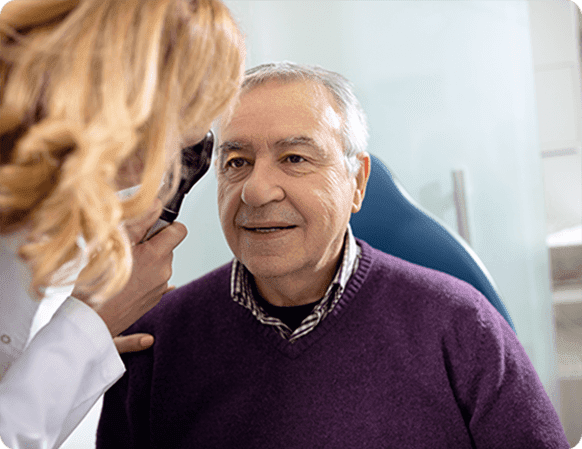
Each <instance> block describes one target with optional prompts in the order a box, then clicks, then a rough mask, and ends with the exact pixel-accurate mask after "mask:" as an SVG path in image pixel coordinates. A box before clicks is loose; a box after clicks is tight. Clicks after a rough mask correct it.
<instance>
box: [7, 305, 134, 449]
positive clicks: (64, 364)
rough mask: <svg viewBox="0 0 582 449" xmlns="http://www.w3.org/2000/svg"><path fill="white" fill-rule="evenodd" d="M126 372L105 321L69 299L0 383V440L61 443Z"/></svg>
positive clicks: (31, 447) (16, 447) (24, 444)
mask: <svg viewBox="0 0 582 449" xmlns="http://www.w3.org/2000/svg"><path fill="white" fill-rule="evenodd" d="M124 371H125V367H124V365H123V362H122V361H121V358H120V356H119V354H118V352H117V350H116V348H115V345H114V343H113V339H112V338H111V334H110V333H109V330H108V329H107V326H106V325H105V323H104V322H103V320H101V318H100V317H99V316H98V315H97V314H96V313H95V312H94V311H93V310H92V309H91V308H90V307H89V306H87V305H86V304H84V303H82V302H81V301H79V300H77V299H75V298H72V297H69V298H67V300H66V301H65V302H64V303H63V304H62V305H61V307H59V309H58V310H57V312H56V313H55V314H54V316H53V318H52V319H51V321H50V322H49V323H48V324H47V325H46V326H45V327H44V328H42V329H41V330H40V331H39V332H38V333H37V334H36V335H35V337H34V338H33V339H32V341H31V342H30V345H29V346H28V347H27V348H26V350H25V351H24V352H23V354H22V356H21V357H20V358H18V359H17V360H16V361H15V362H14V363H13V364H12V366H11V367H10V368H9V369H8V371H7V373H6V375H5V376H4V378H3V379H2V380H1V381H0V438H1V440H2V441H3V442H4V444H5V445H7V446H8V447H9V448H11V449H21V448H26V449H36V448H43V449H45V448H56V447H59V446H60V445H61V444H62V443H63V442H64V440H65V439H66V438H67V437H68V436H69V435H70V433H71V432H72V431H73V430H74V429H75V427H76V426H77V425H78V424H79V422H80V421H81V420H82V419H83V418H84V416H85V415H86V414H87V413H88V412H89V410H90V409H91V407H92V406H93V405H94V404H95V402H97V400H98V399H99V397H100V396H101V395H102V394H103V393H104V392H105V391H106V390H107V389H108V388H109V387H110V386H111V385H113V384H114V383H115V382H116V381H117V380H118V379H119V378H120V377H121V376H122V375H123V373H124ZM0 447H1V444H0Z"/></svg>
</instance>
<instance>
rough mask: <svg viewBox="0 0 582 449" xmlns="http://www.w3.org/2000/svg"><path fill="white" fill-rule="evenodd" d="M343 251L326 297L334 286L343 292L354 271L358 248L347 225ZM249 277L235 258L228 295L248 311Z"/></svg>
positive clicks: (250, 292) (249, 300)
mask: <svg viewBox="0 0 582 449" xmlns="http://www.w3.org/2000/svg"><path fill="white" fill-rule="evenodd" d="M343 249H344V251H343V258H342V263H341V265H340V267H339V268H338V270H337V271H336V273H335V276H334V278H333V279H332V281H331V282H330V284H329V286H328V287H327V290H326V296H327V295H328V294H329V292H330V291H331V289H333V288H334V287H335V286H336V285H338V286H339V288H340V289H341V290H342V291H343V289H344V288H345V287H346V284H347V283H348V280H349V279H350V277H351V275H352V273H353V272H354V271H355V267H356V261H357V259H358V253H359V246H358V245H357V243H356V239H355V237H354V234H353V232H352V228H351V226H350V225H349V223H348V228H347V230H346V236H345V238H344V248H343ZM250 276H252V274H251V273H250V272H249V271H248V270H247V268H246V267H245V266H244V265H243V264H242V262H240V261H239V260H238V259H237V258H236V257H235V258H234V260H233V264H232V269H231V276H230V294H231V297H232V298H233V299H235V300H236V301H237V302H238V303H240V304H241V305H244V306H245V307H247V308H248V309H251V304H250V302H251V301H252V302H254V297H253V293H252V288H251V283H250Z"/></svg>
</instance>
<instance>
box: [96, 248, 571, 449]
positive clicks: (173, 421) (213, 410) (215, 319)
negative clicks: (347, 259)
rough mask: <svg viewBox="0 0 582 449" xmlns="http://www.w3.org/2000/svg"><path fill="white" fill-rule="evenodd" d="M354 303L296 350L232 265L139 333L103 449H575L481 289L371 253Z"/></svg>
mask: <svg viewBox="0 0 582 449" xmlns="http://www.w3.org/2000/svg"><path fill="white" fill-rule="evenodd" d="M358 242H359V244H360V245H361V246H362V259H361V261H360V265H359V267H358V270H357V272H356V273H354V275H353V276H352V278H351V279H350V281H349V283H348V285H347V287H346V290H345V292H344V295H343V297H342V298H341V300H340V301H339V303H338V304H337V306H336V307H335V308H334V310H333V311H332V312H331V313H330V315H328V316H327V317H326V318H325V320H323V322H321V323H320V324H319V325H318V327H317V328H316V329H315V330H314V331H313V332H311V333H310V334H308V335H306V336H305V337H303V338H301V339H300V340H298V341H297V342H295V343H294V344H289V343H288V342H287V341H286V340H283V339H282V338H281V337H280V336H279V334H278V333H277V332H276V331H275V330H274V329H272V328H270V327H267V326H264V325H262V324H260V323H259V322H258V321H257V320H256V319H255V318H254V317H253V316H252V315H251V313H250V312H249V311H248V310H247V309H245V308H243V307H242V306H240V305H238V304H235V303H234V301H233V300H232V299H231V298H230V295H229V276H230V264H228V265H226V266H223V267H221V268H218V269H217V270H215V271H213V272H211V273H209V274H207V275H206V276H204V277H202V278H200V279H198V280H196V281H193V282H192V283H190V284H188V285H185V286H184V287H181V288H179V289H177V290H175V291H173V292H172V293H170V294H168V295H166V296H165V297H164V299H163V300H162V302H161V303H160V304H159V305H158V306H157V307H156V308H154V309H153V310H152V311H150V312H149V313H148V314H146V315H145V316H144V317H143V318H142V319H141V320H140V321H138V323H136V324H135V325H134V326H133V327H132V328H130V329H129V331H128V333H133V332H150V333H152V334H153V335H154V336H155V338H156V342H155V344H154V346H153V348H151V349H149V350H147V351H143V352H139V353H133V354H125V355H124V361H125V363H126V366H127V372H126V374H125V375H124V376H123V378H122V379H120V380H119V382H118V383H117V384H116V385H115V386H114V387H113V388H112V389H111V390H109V391H108V392H107V394H106V395H105V401H104V406H103V412H102V415H101V421H100V424H99V428H98V432H97V447H98V448H103V449H116V448H123V449H129V448H138V449H146V448H164V449H166V448H172V449H177V448H188V449H190V448H196V449H200V448H213V449H216V448H220V449H224V448H236V449H240V448H266V449H268V448H276V449H281V448H283V449H284V448H310V449H311V448H323V447H329V448H334V449H335V448H346V449H347V448H349V449H360V448H398V449H401V448H414V449H420V448H431V449H435V448H503V449H509V448H528V449H534V448H544V449H548V448H568V447H569V446H568V442H567V440H566V436H565V434H564V431H563V429H562V427H561V424H560V422H559V420H558V416H557V414H556V412H555V410H554V409H553V407H552V405H551V403H550V400H549V398H548V396H547V395H546V393H545V391H544V389H543V387H542V384H541V382H540V380H539V378H538V376H537V374H536V373H535V371H534V368H533V367H532V365H531V363H530V361H529V359H528V357H527V355H526V353H525V352H524V350H523V348H522V346H521V345H520V343H519V342H518V340H517V338H516V336H515V334H514V332H513V331H512V330H511V328H510V327H509V326H508V325H507V323H506V322H505V320H504V319H503V318H502V317H501V316H500V315H499V314H498V313H497V311H496V310H495V309H494V308H493V307H492V306H491V305H490V304H489V302H488V301H487V300H486V299H485V298H484V297H483V296H482V295H481V294H480V293H478V292H477V291H476V290H475V289H474V288H473V287H471V286H469V285H468V284H466V283H464V282H462V281H459V280H457V279H455V278H453V277H451V276H448V275H446V274H443V273H440V272H437V271H434V270H429V269H426V268H423V267H419V266H417V265H413V264H410V263H408V262H405V261H403V260H401V259H397V258H395V257H392V256H389V255H387V254H384V253H382V252H380V251H377V250H375V249H373V248H371V247H370V246H369V245H367V244H366V243H364V242H362V241H358Z"/></svg>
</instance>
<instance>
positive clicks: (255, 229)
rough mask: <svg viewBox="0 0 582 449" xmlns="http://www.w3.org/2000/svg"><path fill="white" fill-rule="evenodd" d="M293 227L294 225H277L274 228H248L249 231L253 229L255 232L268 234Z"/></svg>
mask: <svg viewBox="0 0 582 449" xmlns="http://www.w3.org/2000/svg"><path fill="white" fill-rule="evenodd" d="M290 228H292V226H276V227H273V228H247V229H248V230H249V231H253V232H260V233H263V234H268V233H269V232H276V231H280V230H282V229H290Z"/></svg>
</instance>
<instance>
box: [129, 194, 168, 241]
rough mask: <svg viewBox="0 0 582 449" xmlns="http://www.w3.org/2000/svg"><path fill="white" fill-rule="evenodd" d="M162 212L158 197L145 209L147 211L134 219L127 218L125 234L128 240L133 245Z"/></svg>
mask: <svg viewBox="0 0 582 449" xmlns="http://www.w3.org/2000/svg"><path fill="white" fill-rule="evenodd" d="M161 214H162V202H161V200H160V199H159V198H156V200H155V201H154V203H153V204H152V206H151V207H150V208H149V209H148V210H147V212H146V213H145V214H144V215H143V216H141V217H139V218H136V219H133V220H128V221H127V222H126V223H125V228H126V229H127V235H128V236H129V240H130V241H131V243H132V244H133V245H136V244H137V243H138V242H140V241H141V239H142V237H143V236H144V235H145V233H146V232H147V231H148V229H150V228H151V227H152V226H153V225H154V224H155V222H156V221H157V219H158V218H159V217H160V215H161Z"/></svg>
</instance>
